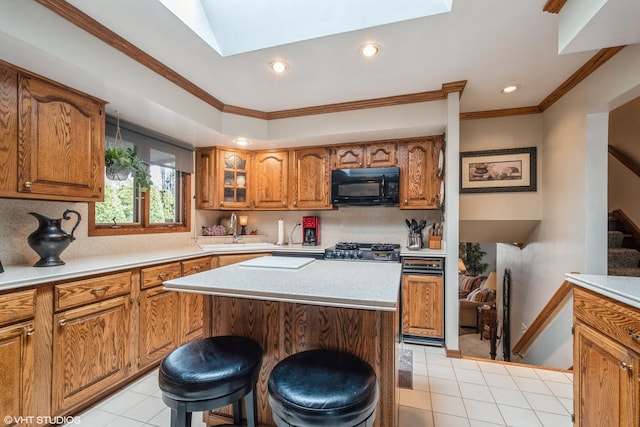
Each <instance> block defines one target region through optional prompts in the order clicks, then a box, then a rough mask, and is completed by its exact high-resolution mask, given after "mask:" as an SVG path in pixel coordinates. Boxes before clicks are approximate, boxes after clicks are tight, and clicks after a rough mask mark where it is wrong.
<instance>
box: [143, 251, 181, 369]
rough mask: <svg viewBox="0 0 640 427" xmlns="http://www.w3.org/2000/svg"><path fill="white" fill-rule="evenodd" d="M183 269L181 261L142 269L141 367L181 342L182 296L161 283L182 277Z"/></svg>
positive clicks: (151, 362) (157, 359)
mask: <svg viewBox="0 0 640 427" xmlns="http://www.w3.org/2000/svg"><path fill="white" fill-rule="evenodd" d="M181 272H182V266H181V264H180V262H172V263H168V264H161V265H156V266H152V267H145V268H143V269H141V270H140V296H139V298H138V304H139V309H140V313H139V316H140V322H139V331H138V332H139V335H138V357H137V360H136V364H137V365H138V367H139V368H144V367H146V366H149V365H151V364H153V363H155V362H157V361H159V360H161V359H162V358H163V357H164V356H166V355H167V354H169V353H170V352H171V350H173V349H174V348H176V347H177V346H178V345H179V343H180V341H181V339H180V336H179V333H180V324H179V320H178V319H179V317H178V314H179V308H180V300H179V299H180V298H179V295H178V293H177V292H172V291H165V290H164V289H163V288H162V282H164V281H165V280H171V279H176V278H178V277H180V275H181Z"/></svg>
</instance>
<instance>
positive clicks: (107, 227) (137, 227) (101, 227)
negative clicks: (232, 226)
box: [88, 172, 192, 236]
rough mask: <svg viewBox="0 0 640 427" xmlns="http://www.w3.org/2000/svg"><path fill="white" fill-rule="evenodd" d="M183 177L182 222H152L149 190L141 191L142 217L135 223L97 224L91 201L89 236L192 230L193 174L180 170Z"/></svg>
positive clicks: (94, 205) (94, 204) (94, 208)
mask: <svg viewBox="0 0 640 427" xmlns="http://www.w3.org/2000/svg"><path fill="white" fill-rule="evenodd" d="M179 173H180V176H181V179H180V183H181V194H182V198H181V200H180V203H181V205H182V206H181V209H182V212H183V215H182V216H183V218H182V222H181V223H178V222H171V223H150V221H149V219H150V218H149V216H150V200H149V192H148V191H145V192H140V193H139V194H140V197H142V203H141V206H140V209H141V210H142V212H141V218H140V222H139V223H135V224H116V226H115V227H114V226H113V225H112V224H96V202H90V203H89V212H88V216H89V225H88V235H89V236H124V235H131V234H153V233H186V232H190V231H191V199H192V194H191V174H190V173H188V172H179Z"/></svg>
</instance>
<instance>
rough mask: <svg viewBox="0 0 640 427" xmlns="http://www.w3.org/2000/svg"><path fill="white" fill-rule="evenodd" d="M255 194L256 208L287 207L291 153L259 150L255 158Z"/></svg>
mask: <svg viewBox="0 0 640 427" xmlns="http://www.w3.org/2000/svg"><path fill="white" fill-rule="evenodd" d="M253 178H254V181H253V182H254V185H253V196H252V200H251V202H252V205H253V207H254V208H255V209H287V208H288V206H289V200H288V196H287V192H288V185H287V183H288V178H289V153H288V152H287V151H258V152H256V153H255V154H254V158H253Z"/></svg>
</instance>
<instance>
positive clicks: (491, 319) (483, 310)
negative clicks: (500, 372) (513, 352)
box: [478, 304, 498, 360]
mask: <svg viewBox="0 0 640 427" xmlns="http://www.w3.org/2000/svg"><path fill="white" fill-rule="evenodd" d="M478 328H479V329H480V339H481V340H482V339H483V338H488V339H489V343H490V347H491V350H490V355H491V359H493V360H495V358H496V341H497V333H498V315H497V311H496V306H495V305H493V306H489V305H486V304H485V305H481V306H479V307H478ZM485 333H486V334H487V336H485Z"/></svg>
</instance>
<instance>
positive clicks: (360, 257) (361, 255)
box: [358, 251, 364, 259]
mask: <svg viewBox="0 0 640 427" xmlns="http://www.w3.org/2000/svg"><path fill="white" fill-rule="evenodd" d="M362 257H364V254H363V253H362V251H358V259H362Z"/></svg>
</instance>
